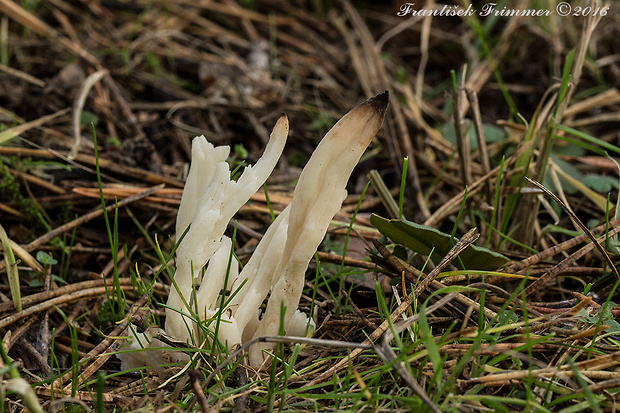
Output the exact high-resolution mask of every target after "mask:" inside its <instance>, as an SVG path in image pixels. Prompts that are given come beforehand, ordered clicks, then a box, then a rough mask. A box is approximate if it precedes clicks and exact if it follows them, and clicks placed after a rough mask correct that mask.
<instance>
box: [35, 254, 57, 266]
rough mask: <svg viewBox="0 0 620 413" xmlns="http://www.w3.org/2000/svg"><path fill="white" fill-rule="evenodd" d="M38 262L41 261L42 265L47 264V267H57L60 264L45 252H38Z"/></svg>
mask: <svg viewBox="0 0 620 413" xmlns="http://www.w3.org/2000/svg"><path fill="white" fill-rule="evenodd" d="M37 261H39V262H40V263H41V264H45V265H56V264H58V260H55V259H54V258H52V256H51V255H49V254H48V253H47V252H45V251H38V252H37Z"/></svg>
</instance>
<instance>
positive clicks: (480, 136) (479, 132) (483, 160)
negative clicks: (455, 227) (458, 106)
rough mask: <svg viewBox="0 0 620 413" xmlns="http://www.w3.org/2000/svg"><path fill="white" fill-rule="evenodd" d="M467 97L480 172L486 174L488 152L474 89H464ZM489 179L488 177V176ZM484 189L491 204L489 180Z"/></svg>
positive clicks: (488, 165)
mask: <svg viewBox="0 0 620 413" xmlns="http://www.w3.org/2000/svg"><path fill="white" fill-rule="evenodd" d="M466 92H467V99H468V100H469V103H470V107H471V112H472V116H473V118H474V130H475V131H476V139H477V140H478V151H479V152H480V164H481V165H482V173H483V174H484V175H486V174H488V173H489V171H490V170H491V164H490V162H489V152H488V150H487V142H486V139H485V137H484V129H483V127H482V115H481V114H480V105H479V104H478V95H477V94H476V92H475V91H474V90H471V89H469V88H467V89H466ZM489 179H490V178H489ZM484 190H485V192H486V196H487V204H489V205H493V193H492V192H491V184H490V183H489V180H487V181H485V183H484Z"/></svg>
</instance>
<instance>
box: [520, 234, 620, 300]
mask: <svg viewBox="0 0 620 413" xmlns="http://www.w3.org/2000/svg"><path fill="white" fill-rule="evenodd" d="M617 233H620V227H616V228H614V229H612V230H610V231H609V234H608V235H609V236H613V235H616V234H617ZM600 241H604V236H602V237H601V239H600ZM594 246H595V244H594V243H590V244H588V245H585V246H584V247H582V248H581V249H579V250H578V251H575V252H574V253H573V254H571V255H570V256H569V257H568V258H565V259H564V260H563V261H561V262H560V263H558V264H557V265H556V266H555V267H553V268H552V269H551V270H549V271H548V272H546V273H545V274H543V275H542V276H541V277H539V278H538V279H537V280H536V281H534V282H533V283H532V284H530V285H529V286H528V287H527V288H526V289H525V294H526V295H530V294H531V293H533V292H534V291H536V290H538V289H540V288H541V287H542V286H543V285H545V284H547V283H549V282H550V281H551V280H552V279H553V278H555V277H556V276H557V275H558V274H560V273H561V272H562V271H564V269H566V268H568V267H569V266H571V265H573V264H574V263H575V262H576V261H577V260H578V259H579V258H581V257H583V256H584V255H586V254H587V253H588V252H590V251H592V250H593V249H594Z"/></svg>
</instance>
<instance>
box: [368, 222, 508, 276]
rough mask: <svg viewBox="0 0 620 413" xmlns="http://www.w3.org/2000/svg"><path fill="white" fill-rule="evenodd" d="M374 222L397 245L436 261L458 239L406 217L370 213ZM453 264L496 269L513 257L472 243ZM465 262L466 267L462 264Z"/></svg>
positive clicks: (469, 267)
mask: <svg viewBox="0 0 620 413" xmlns="http://www.w3.org/2000/svg"><path fill="white" fill-rule="evenodd" d="M370 223H371V224H372V225H373V226H374V227H375V228H377V229H378V230H379V232H381V233H382V234H383V235H385V236H386V237H389V238H390V239H391V240H392V241H394V242H395V243H396V244H400V245H402V246H404V247H407V248H409V249H410V250H412V251H415V252H417V253H419V254H422V255H426V256H428V255H429V254H432V257H433V258H434V259H436V260H440V259H441V258H443V257H444V256H445V255H446V254H447V253H448V251H450V249H451V248H452V246H453V245H454V244H455V243H456V242H457V241H458V239H456V238H455V239H452V240H451V239H450V238H451V237H450V235H449V234H446V233H443V232H441V231H439V230H437V229H435V228H431V227H427V226H424V225H420V224H416V223H415V222H411V221H406V220H404V219H385V218H382V217H380V216H378V215H375V214H372V215H371V216H370ZM459 257H460V258H461V260H460V262H459V260H454V261H453V262H452V264H453V265H455V266H456V267H459V268H460V269H470V270H495V269H498V268H499V267H501V266H502V265H504V264H506V263H507V262H508V261H509V259H508V258H506V257H505V256H503V255H502V254H498V253H496V252H493V251H490V250H488V249H486V248H482V247H477V246H475V245H470V246H469V247H467V248H466V249H465V250H464V251H463V252H461V254H459ZM461 262H462V263H463V266H464V267H465V268H463V266H461Z"/></svg>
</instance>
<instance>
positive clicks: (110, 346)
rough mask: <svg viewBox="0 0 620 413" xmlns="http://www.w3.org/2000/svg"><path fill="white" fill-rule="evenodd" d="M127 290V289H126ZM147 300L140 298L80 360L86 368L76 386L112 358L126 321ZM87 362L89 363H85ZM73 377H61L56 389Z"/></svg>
mask: <svg viewBox="0 0 620 413" xmlns="http://www.w3.org/2000/svg"><path fill="white" fill-rule="evenodd" d="M128 290H129V289H128ZM147 299H148V296H146V295H145V296H143V297H142V298H140V299H139V300H138V301H137V302H136V303H135V304H134V305H133V306H132V308H131V310H129V313H128V315H127V317H126V318H125V319H124V320H123V321H121V322H120V323H119V324H118V326H116V328H115V329H114V330H113V331H112V332H111V333H110V334H108V335H107V336H106V338H105V339H103V340H102V341H101V342H100V343H99V344H97V345H96V346H95V348H93V349H92V350H90V351H89V352H88V353H87V354H86V356H85V357H83V358H82V359H80V361H79V362H78V365H80V366H83V365H85V366H86V368H85V369H84V371H82V372H81V373H80V377H79V378H78V385H80V384H82V383H84V382H85V381H86V380H88V379H89V378H90V377H91V376H92V375H93V374H95V373H96V372H97V371H99V369H100V368H101V367H102V366H103V365H104V364H105V362H106V361H108V359H109V358H110V357H112V353H113V352H114V351H117V350H118V349H119V347H120V346H121V344H122V342H123V341H124V338H121V337H120V336H121V334H123V332H124V331H125V330H126V328H127V320H130V319H131V317H132V316H133V315H134V314H135V313H136V312H137V311H138V310H139V309H140V307H142V306H143V305H144V304H145V303H146V301H147ZM87 362H89V363H87ZM72 377H73V372H72V371H68V372H67V373H65V374H64V375H63V376H62V377H60V378H59V379H57V380H56V383H57V387H62V385H64V384H65V383H67V382H68V381H69V380H71V378H72ZM71 386H72V385H71V384H69V385H68V386H67V387H66V388H65V389H64V390H65V391H69V390H71Z"/></svg>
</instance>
